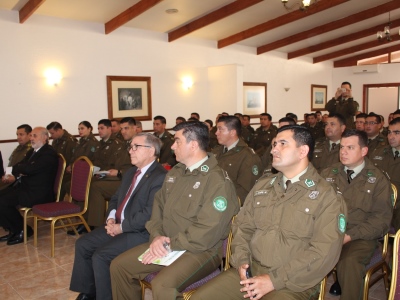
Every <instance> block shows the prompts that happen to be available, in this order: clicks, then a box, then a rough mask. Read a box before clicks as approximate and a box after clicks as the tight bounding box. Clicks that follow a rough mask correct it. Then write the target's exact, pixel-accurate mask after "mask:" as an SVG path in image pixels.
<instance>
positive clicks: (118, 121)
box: [110, 119, 121, 124]
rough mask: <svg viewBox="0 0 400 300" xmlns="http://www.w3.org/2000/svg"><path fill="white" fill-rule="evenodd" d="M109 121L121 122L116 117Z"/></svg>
mask: <svg viewBox="0 0 400 300" xmlns="http://www.w3.org/2000/svg"><path fill="white" fill-rule="evenodd" d="M110 121H111V123H112V122H117V123H118V124H119V123H121V122H120V121H119V120H117V119H111V120H110Z"/></svg>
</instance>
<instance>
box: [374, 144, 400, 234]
mask: <svg viewBox="0 0 400 300" xmlns="http://www.w3.org/2000/svg"><path fill="white" fill-rule="evenodd" d="M380 152H381V153H377V154H375V155H373V156H372V157H371V158H370V159H371V161H372V163H373V164H374V165H375V166H376V167H378V168H379V169H381V170H383V171H384V172H385V173H386V174H387V175H388V177H389V179H390V181H391V182H392V183H393V184H394V185H395V186H396V188H397V192H398V193H400V158H397V159H394V155H393V151H392V148H391V147H390V146H388V147H386V148H383V149H382V150H381V151H380ZM397 197H398V196H397ZM392 224H393V226H394V229H395V230H396V231H397V230H399V229H400V204H399V201H397V203H396V207H395V210H394V212H393V220H392Z"/></svg>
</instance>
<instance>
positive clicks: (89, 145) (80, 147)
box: [71, 133, 100, 164]
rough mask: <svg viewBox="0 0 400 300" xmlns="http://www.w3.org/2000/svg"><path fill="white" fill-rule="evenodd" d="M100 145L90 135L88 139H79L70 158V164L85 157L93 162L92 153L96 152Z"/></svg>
mask: <svg viewBox="0 0 400 300" xmlns="http://www.w3.org/2000/svg"><path fill="white" fill-rule="evenodd" d="M99 145H100V142H99V141H98V140H97V139H96V138H95V136H94V135H93V134H92V133H91V134H90V135H89V136H88V137H85V138H80V139H79V142H78V143H77V144H76V146H75V148H74V151H73V154H72V157H71V164H72V163H74V161H75V160H76V159H77V158H78V157H80V156H86V157H87V158H89V159H90V161H93V159H94V153H95V152H96V149H97V147H98V146H99Z"/></svg>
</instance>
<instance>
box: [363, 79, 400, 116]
mask: <svg viewBox="0 0 400 300" xmlns="http://www.w3.org/2000/svg"><path fill="white" fill-rule="evenodd" d="M371 87H397V88H398V89H400V82H394V83H373V84H364V85H363V103H362V104H363V109H362V110H361V111H363V112H364V110H365V112H366V113H367V111H368V106H367V100H368V99H367V97H368V89H369V88H371ZM398 97H399V93H398V94H397V98H398Z"/></svg>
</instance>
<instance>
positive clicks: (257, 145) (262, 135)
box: [249, 125, 278, 156]
mask: <svg viewBox="0 0 400 300" xmlns="http://www.w3.org/2000/svg"><path fill="white" fill-rule="evenodd" d="M277 131H278V128H276V126H275V125H271V126H270V127H269V128H268V129H267V130H264V129H262V127H259V128H257V130H256V131H255V133H254V134H253V139H252V141H251V142H250V145H249V146H250V147H251V148H253V149H254V151H255V152H256V153H257V154H258V155H259V156H262V155H263V154H264V152H265V151H266V150H267V148H268V146H269V145H271V142H272V139H273V138H274V137H276V134H277Z"/></svg>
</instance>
